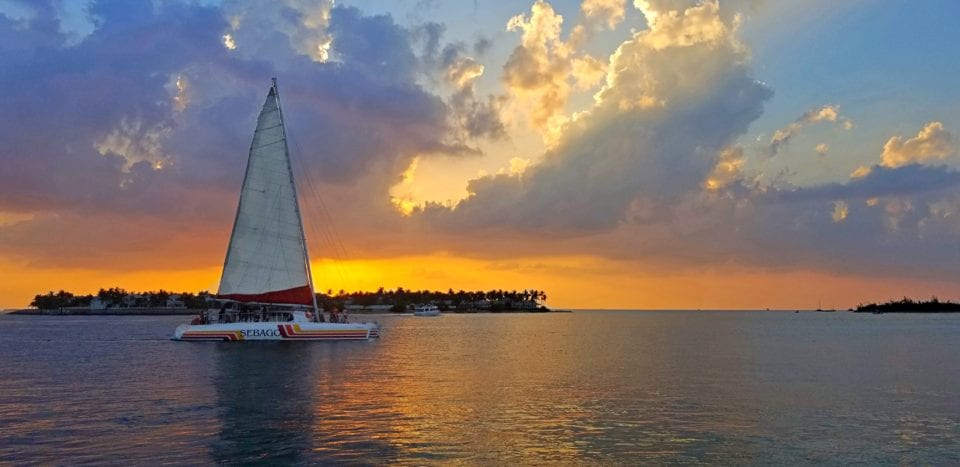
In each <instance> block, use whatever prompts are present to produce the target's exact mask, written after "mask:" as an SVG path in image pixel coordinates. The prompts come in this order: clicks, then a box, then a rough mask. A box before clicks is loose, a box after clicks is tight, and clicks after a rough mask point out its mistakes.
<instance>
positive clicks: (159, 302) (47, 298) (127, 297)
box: [30, 287, 212, 310]
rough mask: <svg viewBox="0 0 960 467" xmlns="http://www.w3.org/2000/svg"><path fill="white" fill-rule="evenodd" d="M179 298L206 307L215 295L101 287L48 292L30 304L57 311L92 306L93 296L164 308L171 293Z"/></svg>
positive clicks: (107, 301)
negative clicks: (88, 290) (91, 290)
mask: <svg viewBox="0 0 960 467" xmlns="http://www.w3.org/2000/svg"><path fill="white" fill-rule="evenodd" d="M175 295H177V296H179V297H177V298H178V299H179V300H180V301H182V302H183V304H184V305H185V306H186V308H204V307H206V303H207V298H208V297H211V296H212V295H211V294H210V292H207V291H202V292H198V293H191V292H170V291H167V290H163V289H160V290H156V291H149V292H129V291H127V290H125V289H122V288H120V287H111V288H109V289H100V290H99V291H98V292H97V293H96V294H87V295H75V294H73V293H71V292H67V291H65V290H60V291H58V292H53V291H50V292H47V293H46V294H37V295H35V296H34V297H33V301H31V302H30V306H32V307H36V308H40V309H43V310H55V309H58V308H71V307H89V306H90V302H92V301H93V299H94V298H99V299H100V300H101V301H103V302H104V303H105V304H108V305H109V306H110V307H111V308H134V307H136V308H141V307H142V308H151V307H165V306H167V300H168V299H169V298H170V297H171V296H175Z"/></svg>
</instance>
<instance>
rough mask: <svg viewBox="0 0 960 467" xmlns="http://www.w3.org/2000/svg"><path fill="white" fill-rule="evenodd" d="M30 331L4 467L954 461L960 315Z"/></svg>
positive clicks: (11, 395)
mask: <svg viewBox="0 0 960 467" xmlns="http://www.w3.org/2000/svg"><path fill="white" fill-rule="evenodd" d="M27 318H29V319H27ZM27 318H21V317H11V318H8V319H6V320H2V319H0V355H3V356H4V358H3V359H0V376H2V378H0V464H8V463H9V464H21V463H23V462H24V461H25V460H26V461H30V462H36V463H48V464H77V463H95V464H104V463H105V464H118V463H134V464H156V463H176V464H197V463H211V462H221V463H231V464H233V463H268V464H317V463H333V462H346V463H360V464H385V463H390V464H417V465H420V464H446V463H454V464H458V463H465V464H485V465H487V464H492V465H503V464H507V465H513V464H553V463H558V464H603V465H609V464H622V463H707V464H721V465H729V464H752V463H762V464H796V463H829V464H832V463H840V462H847V461H849V462H862V463H866V464H890V463H898V462H902V463H908V464H934V465H937V464H948V463H952V462H950V461H951V460H955V459H957V458H960V457H958V456H960V447H958V445H957V443H956V434H957V433H960V417H958V416H957V411H956V410H955V409H956V407H957V397H956V388H957V387H960V367H958V366H957V365H958V363H957V360H956V358H955V357H956V355H957V354H958V352H960V348H958V343H957V340H956V338H955V336H956V335H957V332H960V321H958V320H956V318H955V317H937V318H930V319H929V322H925V321H924V318H917V317H896V316H892V317H888V316H884V317H882V319H881V318H877V317H873V316H854V315H850V314H839V313H835V314H820V313H817V314H807V315H804V314H796V315H795V314H792V313H791V314H765V313H752V314H751V313H708V314H699V313H679V314H678V313H596V314H592V313H586V312H584V313H573V314H555V315H499V316H498V315H465V316H460V315H457V316H443V317H440V318H413V317H395V316H386V317H378V319H380V320H381V321H383V322H384V329H385V332H384V337H383V338H382V339H380V340H372V341H369V342H338V343H327V342H315V343H303V342H297V343H283V342H277V343H269V342H262V343H256V342H246V343H242V344H240V343H200V342H195V343H184V342H171V341H169V340H168V336H169V333H170V332H171V331H172V329H173V328H174V327H175V325H176V324H178V321H179V320H174V319H172V318H171V319H166V318H164V319H158V318H149V319H147V318H143V319H141V318H129V319H117V318H111V317H108V318H105V319H100V318H96V317H85V318H64V317H49V318H46V317H27Z"/></svg>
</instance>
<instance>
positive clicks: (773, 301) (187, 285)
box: [0, 255, 953, 309]
mask: <svg viewBox="0 0 960 467" xmlns="http://www.w3.org/2000/svg"><path fill="white" fill-rule="evenodd" d="M313 269H314V278H315V280H316V282H317V289H318V290H320V291H324V290H326V289H333V291H334V292H336V291H338V290H340V289H341V288H342V289H346V290H376V289H377V288H378V287H381V286H383V287H387V288H394V287H397V286H400V287H404V288H414V289H421V288H423V289H431V290H447V289H448V288H451V287H452V288H453V289H454V290H457V289H461V288H462V289H465V290H476V289H481V290H489V289H498V288H505V289H510V288H517V289H524V288H536V289H542V290H546V292H547V294H548V300H547V301H548V305H550V306H552V307H560V308H581V309H582V308H612V309H698V308H705V309H764V308H774V309H794V308H797V309H814V308H816V307H817V306H818V305H820V304H822V306H823V307H824V308H842V309H845V308H847V307H851V306H855V305H856V304H857V303H856V302H851V301H850V298H849V297H851V296H858V297H869V298H870V299H876V300H885V299H892V298H899V296H901V295H904V294H906V295H911V296H914V297H929V296H932V295H938V296H940V297H949V296H951V295H950V294H951V293H952V292H953V284H951V283H949V282H931V281H911V280H902V279H870V278H860V277H840V276H833V275H829V274H824V273H816V272H804V271H799V272H798V271H785V272H779V273H778V272H772V273H771V272H764V271H762V270H752V271H751V270H743V269H741V268H725V269H723V268H721V269H718V268H703V269H689V270H685V271H684V270H679V269H678V270H670V269H661V270H653V269H651V270H643V269H641V268H640V267H638V266H637V265H635V264H630V263H626V262H615V261H609V260H603V259H599V258H595V257H548V258H517V259H515V260H508V261H484V260H476V259H463V258H457V257H452V256H447V255H431V256H415V257H400V258H393V259H376V260H355V261H336V262H335V261H333V260H319V261H316V262H314V264H313ZM11 272H12V273H11ZM219 275H220V268H219V267H210V268H203V269H187V270H177V271H170V270H166V271H153V270H142V271H134V272H126V273H111V272H109V271H103V270H95V269H36V268H32V269H31V268H17V267H16V266H14V265H11V264H8V263H7V264H2V263H0V308H18V307H23V306H25V305H26V304H27V303H28V302H29V301H30V299H31V298H32V296H33V295H34V294H35V291H37V290H46V289H48V288H54V289H59V288H64V289H67V290H71V291H73V292H76V293H95V292H96V290H97V289H99V288H100V287H112V286H119V287H123V288H126V289H128V290H156V289H159V288H163V289H166V290H176V291H180V290H186V291H199V290H201V289H207V290H216V284H217V282H218V280H219ZM45 287H46V288H45Z"/></svg>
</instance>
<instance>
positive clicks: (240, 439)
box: [212, 342, 314, 464]
mask: <svg viewBox="0 0 960 467" xmlns="http://www.w3.org/2000/svg"><path fill="white" fill-rule="evenodd" d="M214 345H215V348H214V349H213V352H215V353H216V360H217V364H216V368H217V374H216V377H215V378H214V385H215V386H216V393H217V399H218V400H217V407H218V412H219V413H218V416H219V418H220V422H221V425H220V433H219V437H218V438H217V439H216V440H214V441H213V444H212V456H213V459H214V460H215V461H217V462H229V463H244V462H270V463H282V464H289V463H297V462H303V461H304V457H303V456H304V454H305V453H309V452H310V448H311V436H310V433H311V427H312V425H313V417H314V413H313V410H312V407H313V403H314V401H313V398H314V393H313V386H312V384H311V381H313V374H312V368H313V366H312V365H311V364H310V347H309V346H304V345H296V344H294V345H290V344H289V343H284V342H246V343H244V345H236V344H231V343H222V344H214Z"/></svg>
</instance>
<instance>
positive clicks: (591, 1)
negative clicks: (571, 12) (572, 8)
mask: <svg viewBox="0 0 960 467" xmlns="http://www.w3.org/2000/svg"><path fill="white" fill-rule="evenodd" d="M626 3H627V1H626V0H584V1H583V2H581V3H580V11H581V12H582V14H583V16H584V18H585V19H586V21H587V22H588V23H599V24H600V25H603V26H605V27H606V28H608V29H613V28H615V27H617V25H618V24H620V23H621V22H622V21H623V18H624V17H625V16H626Z"/></svg>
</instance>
